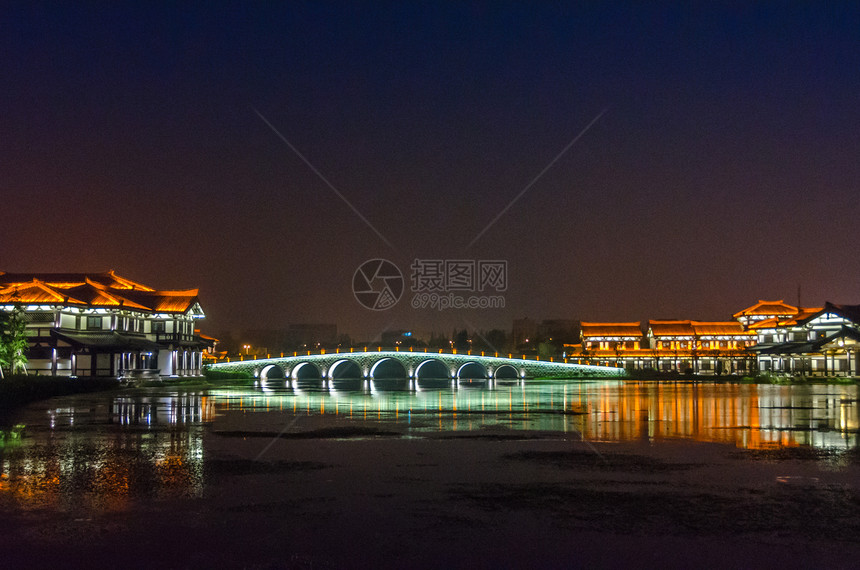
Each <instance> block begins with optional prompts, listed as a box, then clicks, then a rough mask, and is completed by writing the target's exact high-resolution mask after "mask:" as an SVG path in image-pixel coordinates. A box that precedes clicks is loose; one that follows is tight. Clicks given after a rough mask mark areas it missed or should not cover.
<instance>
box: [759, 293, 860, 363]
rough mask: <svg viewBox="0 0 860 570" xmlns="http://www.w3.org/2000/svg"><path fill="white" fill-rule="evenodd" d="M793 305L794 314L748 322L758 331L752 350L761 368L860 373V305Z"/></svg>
mask: <svg viewBox="0 0 860 570" xmlns="http://www.w3.org/2000/svg"><path fill="white" fill-rule="evenodd" d="M764 302H765V301H760V303H764ZM780 303H781V301H780ZM789 307H790V306H789ZM751 308H752V307H751ZM790 308H791V309H794V312H793V313H791V314H780V315H773V316H768V318H765V319H756V320H754V321H752V322H751V323H750V325H749V328H750V330H751V331H753V332H755V333H756V335H757V343H756V345H755V346H754V347H753V348H752V351H753V352H754V353H755V354H756V355H757V359H758V366H759V370H760V371H762V372H771V373H777V374H779V373H785V374H795V375H806V376H857V375H858V374H860V305H835V304H833V303H825V305H824V307H819V308H802V307H799V308H795V307H790Z"/></svg>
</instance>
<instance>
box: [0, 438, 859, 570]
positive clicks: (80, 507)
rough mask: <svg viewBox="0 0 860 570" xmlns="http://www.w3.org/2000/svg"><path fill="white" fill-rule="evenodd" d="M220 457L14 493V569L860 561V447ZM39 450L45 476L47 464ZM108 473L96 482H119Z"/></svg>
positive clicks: (622, 446) (530, 441)
mask: <svg viewBox="0 0 860 570" xmlns="http://www.w3.org/2000/svg"><path fill="white" fill-rule="evenodd" d="M201 429H203V428H201ZM274 435H277V434H274ZM141 437H144V436H141ZM153 437H170V434H161V435H158V434H156V435H154V436H153ZM47 447H49V446H46V448H45V449H44V450H43V451H44V453H46V454H48V453H53V451H52V450H50V449H48V448H47ZM202 448H203V449H205V454H203V457H202V460H201V461H200V462H199V463H198V467H196V468H195V469H192V470H189V469H187V468H185V467H187V466H183V465H182V459H178V460H175V461H174V463H173V464H171V462H170V460H169V458H168V459H166V460H162V461H161V462H160V463H158V465H159V467H158V469H161V471H160V472H159V483H158V485H150V486H149V487H146V486H145V485H140V484H136V483H135V476H136V475H135V473H137V471H136V470H135V468H134V464H135V461H137V459H135V457H136V455H132V454H129V455H128V456H127V457H126V459H125V460H122V461H119V462H118V463H116V464H118V465H123V464H124V463H123V461H125V465H126V467H125V470H124V471H123V474H122V477H120V479H121V481H124V483H122V484H120V485H119V486H117V485H116V484H115V482H113V483H112V482H110V481H107V482H103V483H104V484H101V485H100V484H99V482H98V481H96V482H92V483H86V484H83V483H81V482H78V486H77V487H76V491H75V493H64V492H63V490H62V489H61V488H60V489H57V490H55V491H51V490H46V489H41V490H40V489H39V488H38V483H35V482H32V481H31V482H30V483H29V484H30V485H31V487H32V488H27V487H26V485H25V482H24V481H23V480H19V481H16V480H12V479H10V478H9V477H6V478H5V480H3V481H2V485H3V487H4V488H3V492H2V493H0V505H2V512H3V516H2V517H0V556H2V560H3V561H4V562H3V565H4V566H5V567H8V568H26V567H32V568H44V567H57V566H58V565H62V566H64V567H101V566H110V567H117V568H129V567H131V568H143V567H146V568H155V567H170V568H206V567H243V568H445V567H449V568H570V567H589V568H619V567H638V568H691V567H709V568H738V567H761V568H809V567H820V568H824V567H826V568H849V567H857V565H858V561H860V492H858V485H860V455H858V451H857V450H856V449H849V450H841V451H836V450H816V449H812V448H806V447H784V448H773V449H765V450H743V449H738V448H736V447H734V446H731V445H725V444H718V443H701V442H695V441H689V440H672V439H660V440H638V441H625V442H601V441H583V440H581V439H580V438H579V437H578V436H577V435H576V434H560V433H557V432H518V431H511V430H506V429H502V428H498V429H479V430H474V431H462V432H456V433H450V432H435V433H427V434H425V435H421V436H404V434H402V433H397V432H396V431H393V432H392V431H388V428H387V426H386V425H385V424H382V423H381V424H379V425H378V426H373V425H371V424H364V425H363V426H362V427H361V428H360V429H356V430H352V431H350V430H349V429H341V430H332V431H328V432H325V431H321V432H317V433H304V434H303V435H302V436H301V437H295V436H293V437H271V434H260V433H251V432H248V433H245V432H242V431H241V430H232V431H218V430H216V429H210V428H206V429H205V430H204V431H203V434H202ZM28 453H30V454H33V457H32V460H33V461H38V459H39V458H38V454H39V453H42V451H40V449H39V448H34V449H31V450H30V451H28ZM88 453H89V454H92V455H93V456H92V457H88V456H87V454H88ZM103 453H104V452H103V450H102V451H100V450H99V449H98V448H96V447H93V448H92V449H88V448H87V447H86V446H79V448H78V449H77V450H76V452H75V456H74V461H78V462H86V461H96V462H97V461H102V462H103V463H102V464H103V465H105V464H106V463H104V462H105V457H104V455H103ZM112 453H121V450H120V451H116V450H114V451H113V452H112ZM99 454H102V455H99ZM176 461H178V462H179V464H176ZM111 465H114V464H113V463H111ZM48 469H50V468H48ZM121 469H122V468H120V467H115V468H114V470H115V471H116V470H121ZM103 471H105V469H100V470H97V471H93V473H101V474H100V475H93V477H96V476H98V477H110V476H111V475H110V473H107V474H105V473H103ZM141 472H142V471H141ZM49 475H50V473H48V474H47V475H46V477H48V476H49ZM45 484H49V483H45ZM34 485H35V487H33V486H34ZM123 485H125V487H123ZM105 489H109V490H108V491H106V490H105ZM123 489H125V491H123ZM141 489H144V490H141ZM40 493H42V494H43V495H44V496H41V495H40ZM51 493H54V494H53V495H52V494H51ZM28 496H29V498H28ZM40 496H41V497H42V498H39V497H40Z"/></svg>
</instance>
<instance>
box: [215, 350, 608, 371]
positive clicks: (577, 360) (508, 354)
mask: <svg viewBox="0 0 860 570" xmlns="http://www.w3.org/2000/svg"><path fill="white" fill-rule="evenodd" d="M361 352H365V353H366V352H407V353H422V354H428V355H429V354H447V355H460V356H483V357H490V358H508V359H516V360H526V361H530V362H552V363H556V362H557V363H562V364H584V365H589V364H592V360H593V359H592V358H589V357H582V358H567V357H561V358H559V357H555V356H548V357H543V358H542V357H541V356H540V355H527V354H517V353H513V352H497V351H485V350H471V349H467V350H459V349H456V348H450V349H445V348H427V347H422V348H415V347H411V346H410V347H402V346H381V345H373V346H370V345H368V346H364V347H350V348H333V349H326V348H323V349H319V350H296V351H292V352H279V353H267V354H266V355H265V356H263V355H261V354H239V355H237V356H226V357H224V358H215V359H212V360H210V363H216V364H221V363H225V362H244V361H247V360H263V359H271V358H289V357H297V356H323V355H326V354H329V355H330V354H352V353H361ZM601 360H604V359H601ZM605 366H609V367H613V365H612V364H606V365H605ZM614 367H615V368H621V367H620V366H614Z"/></svg>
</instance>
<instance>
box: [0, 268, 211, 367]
mask: <svg viewBox="0 0 860 570" xmlns="http://www.w3.org/2000/svg"><path fill="white" fill-rule="evenodd" d="M197 294H198V290H197V289H188V290H182V291H173V290H170V291H165V290H156V289H153V288H152V287H148V286H146V285H143V284H141V283H138V282H135V281H132V280H130V279H126V278H124V277H120V276H119V275H117V274H116V273H115V272H114V271H106V272H104V273H0V310H6V311H9V310H12V309H13V308H14V307H15V306H20V307H22V308H23V309H24V312H25V318H26V321H27V327H26V330H27V335H28V338H29V342H30V347H29V354H28V355H27V356H28V359H29V362H28V366H27V367H28V370H29V371H30V372H31V373H33V372H35V373H37V374H38V373H44V374H56V375H65V376H116V377H120V378H121V377H154V378H156V377H160V376H188V375H197V374H200V372H201V366H202V350H203V348H204V347H205V346H206V342H205V341H203V340H202V339H201V338H200V336H199V335H198V334H197V333H195V322H196V321H197V320H198V319H202V318H204V314H203V310H202V309H201V308H200V302H199V301H198V298H197Z"/></svg>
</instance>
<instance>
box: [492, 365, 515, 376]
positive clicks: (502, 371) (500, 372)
mask: <svg viewBox="0 0 860 570" xmlns="http://www.w3.org/2000/svg"><path fill="white" fill-rule="evenodd" d="M519 377H520V374H519V372H517V369H516V368H514V367H513V366H511V365H510V364H502V365H501V366H499V367H498V368H496V371H495V373H494V374H493V378H495V379H496V380H517V379H519Z"/></svg>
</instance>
